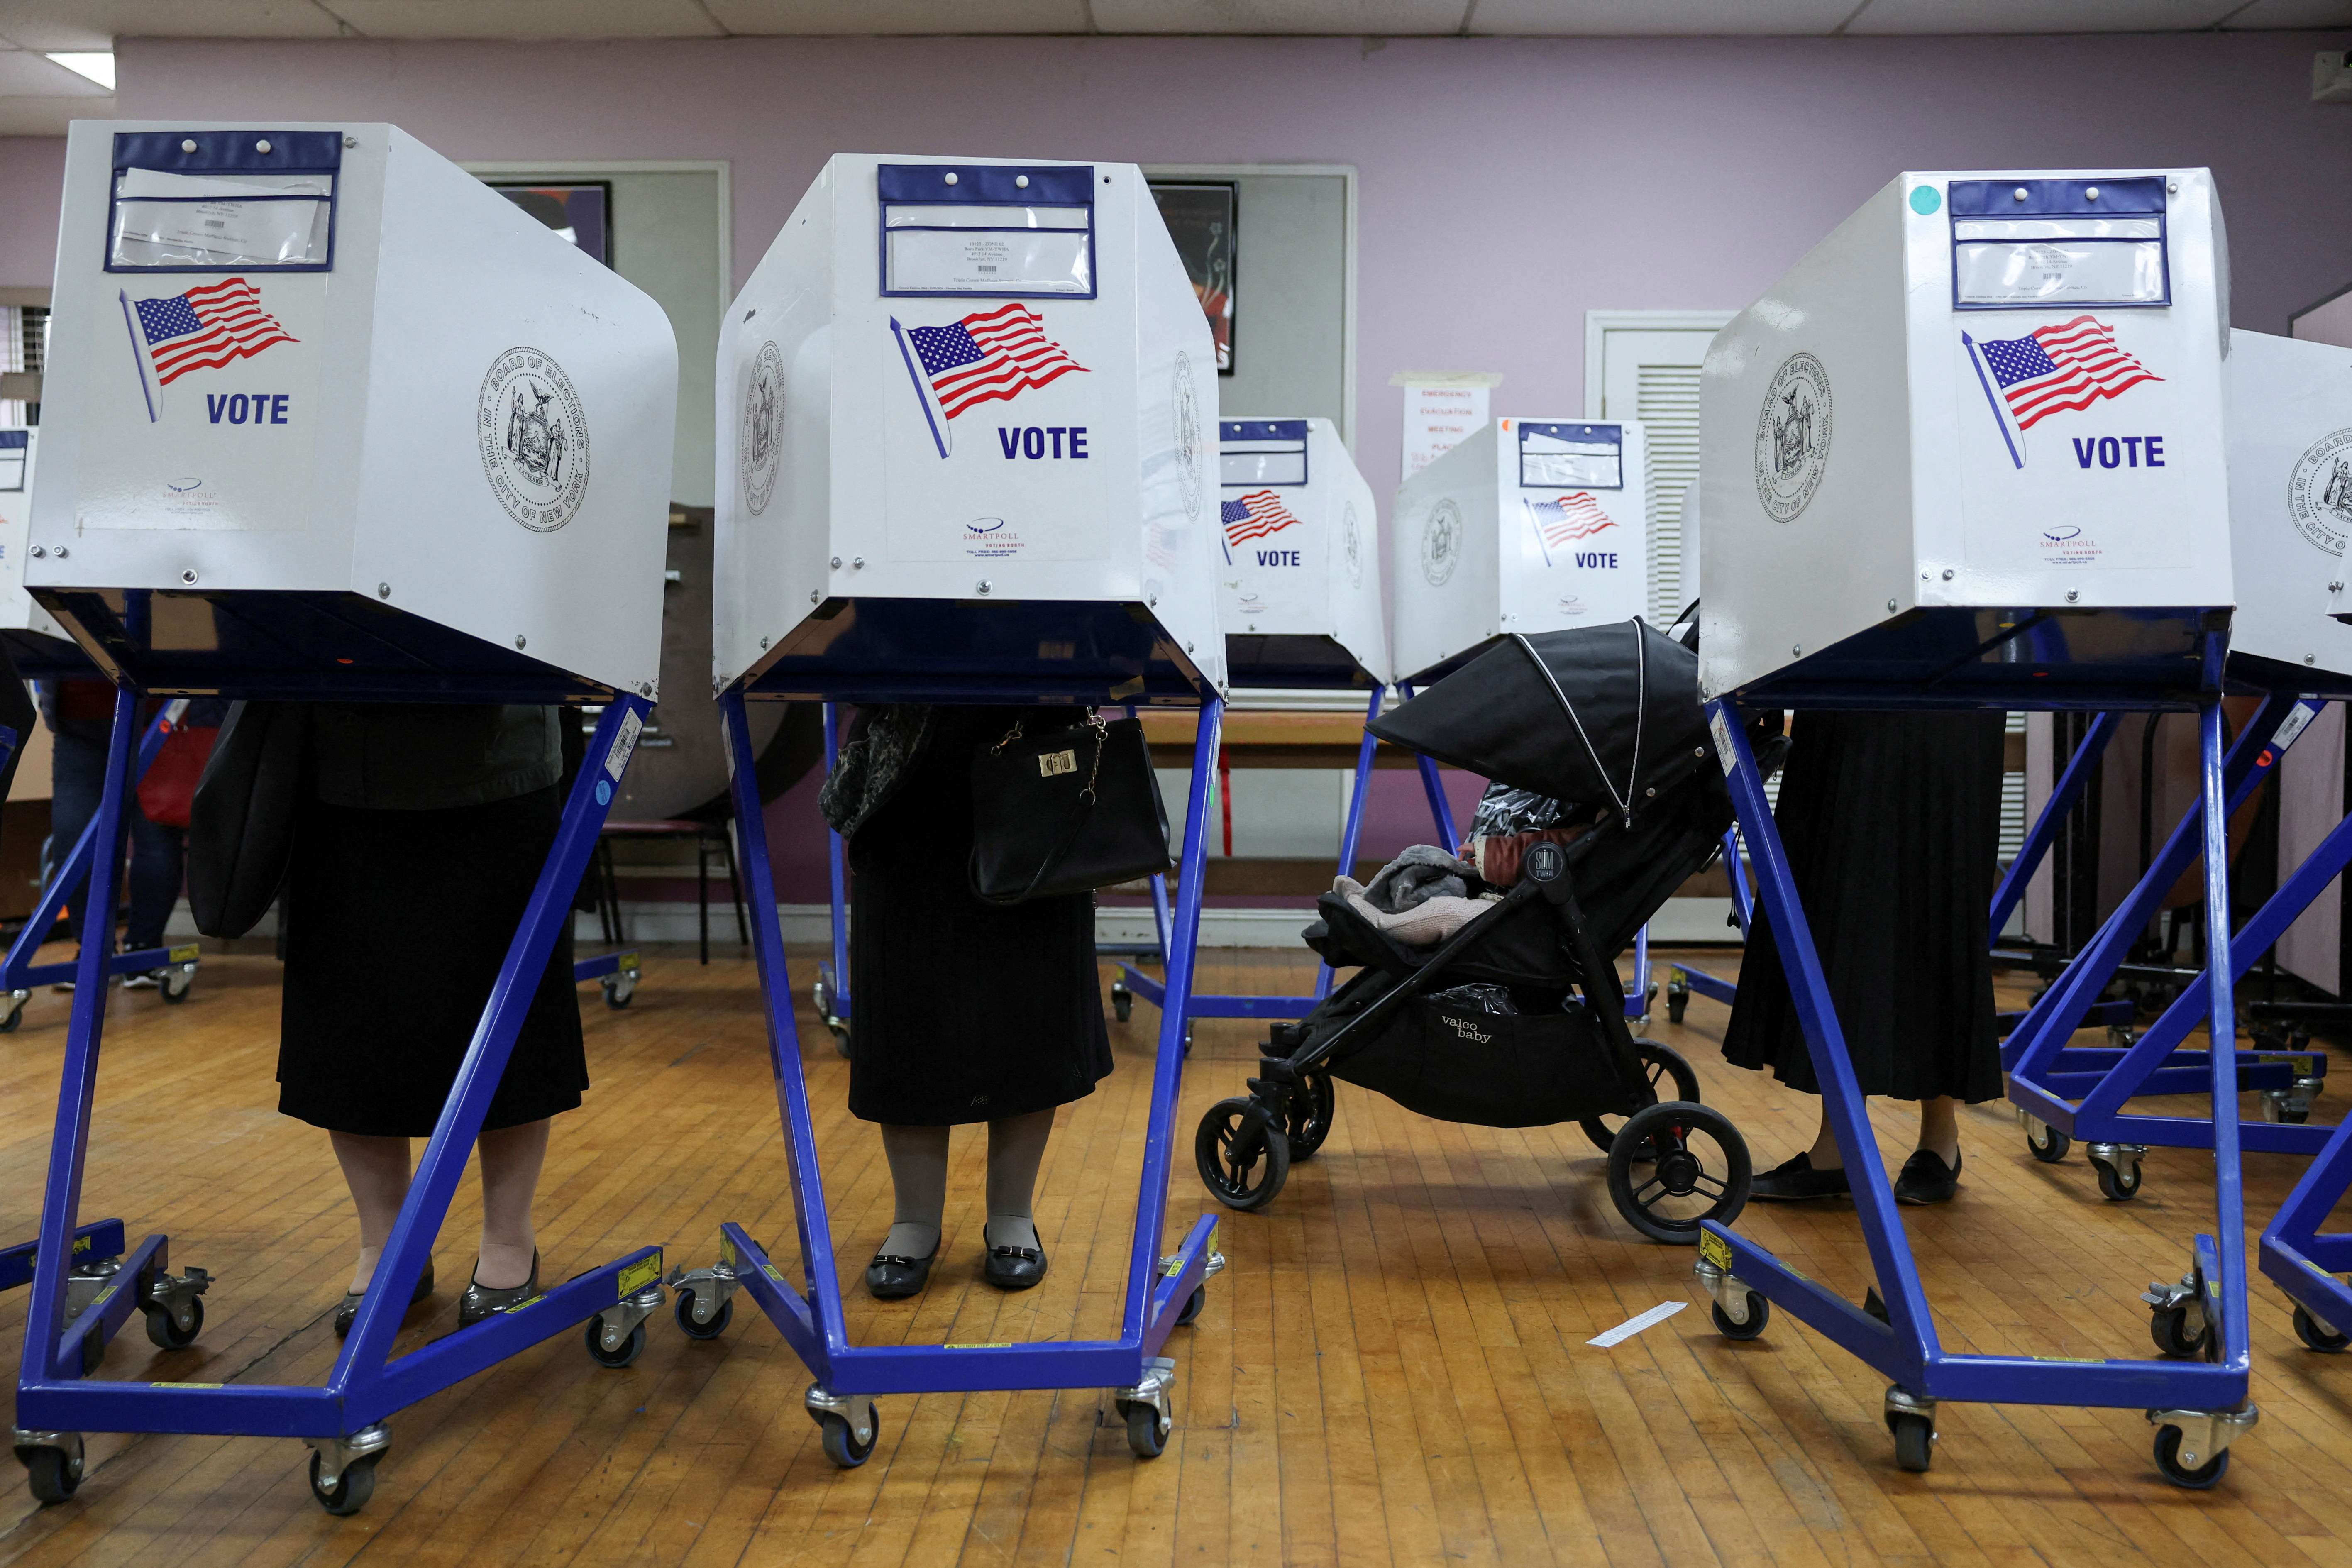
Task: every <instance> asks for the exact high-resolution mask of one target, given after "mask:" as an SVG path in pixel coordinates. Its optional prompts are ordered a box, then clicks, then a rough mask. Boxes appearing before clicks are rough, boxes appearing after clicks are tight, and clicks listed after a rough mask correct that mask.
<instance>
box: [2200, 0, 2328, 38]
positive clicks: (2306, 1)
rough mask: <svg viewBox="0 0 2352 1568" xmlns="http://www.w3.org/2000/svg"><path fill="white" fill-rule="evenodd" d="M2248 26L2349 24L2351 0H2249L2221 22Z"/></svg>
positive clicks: (2224, 24)
mask: <svg viewBox="0 0 2352 1568" xmlns="http://www.w3.org/2000/svg"><path fill="white" fill-rule="evenodd" d="M2221 26H2224V27H2227V28H2230V29H2231V31H2233V32H2234V31H2237V30H2239V29H2241V28H2248V27H2352V0H2253V4H2252V5H2248V6H2247V7H2246V8H2245V9H2244V10H2242V11H2241V12H2239V13H2237V15H2235V16H2231V18H2230V19H2229V20H2228V21H2226V22H2224V23H2222V24H2221Z"/></svg>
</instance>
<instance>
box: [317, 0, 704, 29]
mask: <svg viewBox="0 0 2352 1568" xmlns="http://www.w3.org/2000/svg"><path fill="white" fill-rule="evenodd" d="M320 3H321V4H322V5H326V6H327V7H328V8H329V9H331V10H332V11H333V12H334V14H335V15H336V16H340V17H341V18H342V19H343V21H345V22H346V23H348V24H350V26H351V28H352V31H353V32H355V33H358V34H360V35H361V36H362V37H370V38H715V37H720V36H721V33H720V29H719V24H718V23H716V22H713V21H712V20H711V19H710V16H709V13H707V12H705V11H704V10H703V9H702V7H701V6H700V5H697V4H695V0H320Z"/></svg>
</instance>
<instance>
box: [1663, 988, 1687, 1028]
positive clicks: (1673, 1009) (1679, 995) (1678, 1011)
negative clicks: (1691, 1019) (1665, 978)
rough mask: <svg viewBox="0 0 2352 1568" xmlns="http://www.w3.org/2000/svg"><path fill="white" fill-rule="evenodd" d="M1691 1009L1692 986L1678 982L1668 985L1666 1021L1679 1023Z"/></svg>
mask: <svg viewBox="0 0 2352 1568" xmlns="http://www.w3.org/2000/svg"><path fill="white" fill-rule="evenodd" d="M1689 1010H1690V987H1689V986H1687V985H1685V984H1681V983H1680V982H1676V983H1675V984H1672V985H1669V986H1667V987H1666V1022H1667V1023H1669V1024H1679V1023H1681V1022H1682V1021H1683V1015H1684V1014H1685V1013H1686V1012H1688V1011H1689Z"/></svg>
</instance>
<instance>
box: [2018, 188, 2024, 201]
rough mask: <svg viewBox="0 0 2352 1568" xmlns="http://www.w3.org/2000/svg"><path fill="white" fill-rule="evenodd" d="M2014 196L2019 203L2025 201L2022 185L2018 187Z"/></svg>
mask: <svg viewBox="0 0 2352 1568" xmlns="http://www.w3.org/2000/svg"><path fill="white" fill-rule="evenodd" d="M2016 194H2017V199H2018V200H2019V201H2023V200H2024V199H2025V187H2024V186H2023V185H2020V186H2018V187H2017V193H2016Z"/></svg>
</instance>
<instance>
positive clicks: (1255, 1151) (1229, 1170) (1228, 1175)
mask: <svg viewBox="0 0 2352 1568" xmlns="http://www.w3.org/2000/svg"><path fill="white" fill-rule="evenodd" d="M1192 1163H1193V1164H1194V1165H1195V1166H1197V1167H1198V1168H1199V1170H1200V1173H1201V1181H1202V1184H1204V1185H1206V1186H1207V1187H1208V1189H1209V1191H1210V1192H1211V1193H1213V1194H1215V1195H1216V1199H1217V1201H1218V1202H1219V1203H1221V1204H1223V1205H1225V1206H1226V1207H1227V1208H1234V1209H1262V1208H1264V1207H1265V1205H1268V1204H1270V1203H1272V1202H1274V1200H1275V1196H1276V1194H1278V1193H1280V1192H1281V1191H1282V1184H1284V1183H1285V1182H1286V1181H1288V1180H1289V1179H1290V1140H1289V1139H1287V1138H1286V1137H1284V1136H1283V1134H1282V1132H1281V1131H1280V1130H1279V1129H1277V1128H1276V1126H1275V1125H1274V1119H1273V1118H1272V1117H1271V1116H1269V1115H1267V1114H1266V1110H1265V1107H1264V1106H1262V1105H1260V1104H1259V1103H1258V1102H1257V1101H1256V1100H1249V1099H1238V1100H1219V1101H1217V1103H1216V1104H1214V1105H1213V1106H1211V1107H1209V1110H1208V1114H1207V1115H1205V1116H1203V1117H1202V1118H1201V1126H1200V1130H1199V1131H1197V1132H1195V1133H1194V1134H1193V1135H1192Z"/></svg>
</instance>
